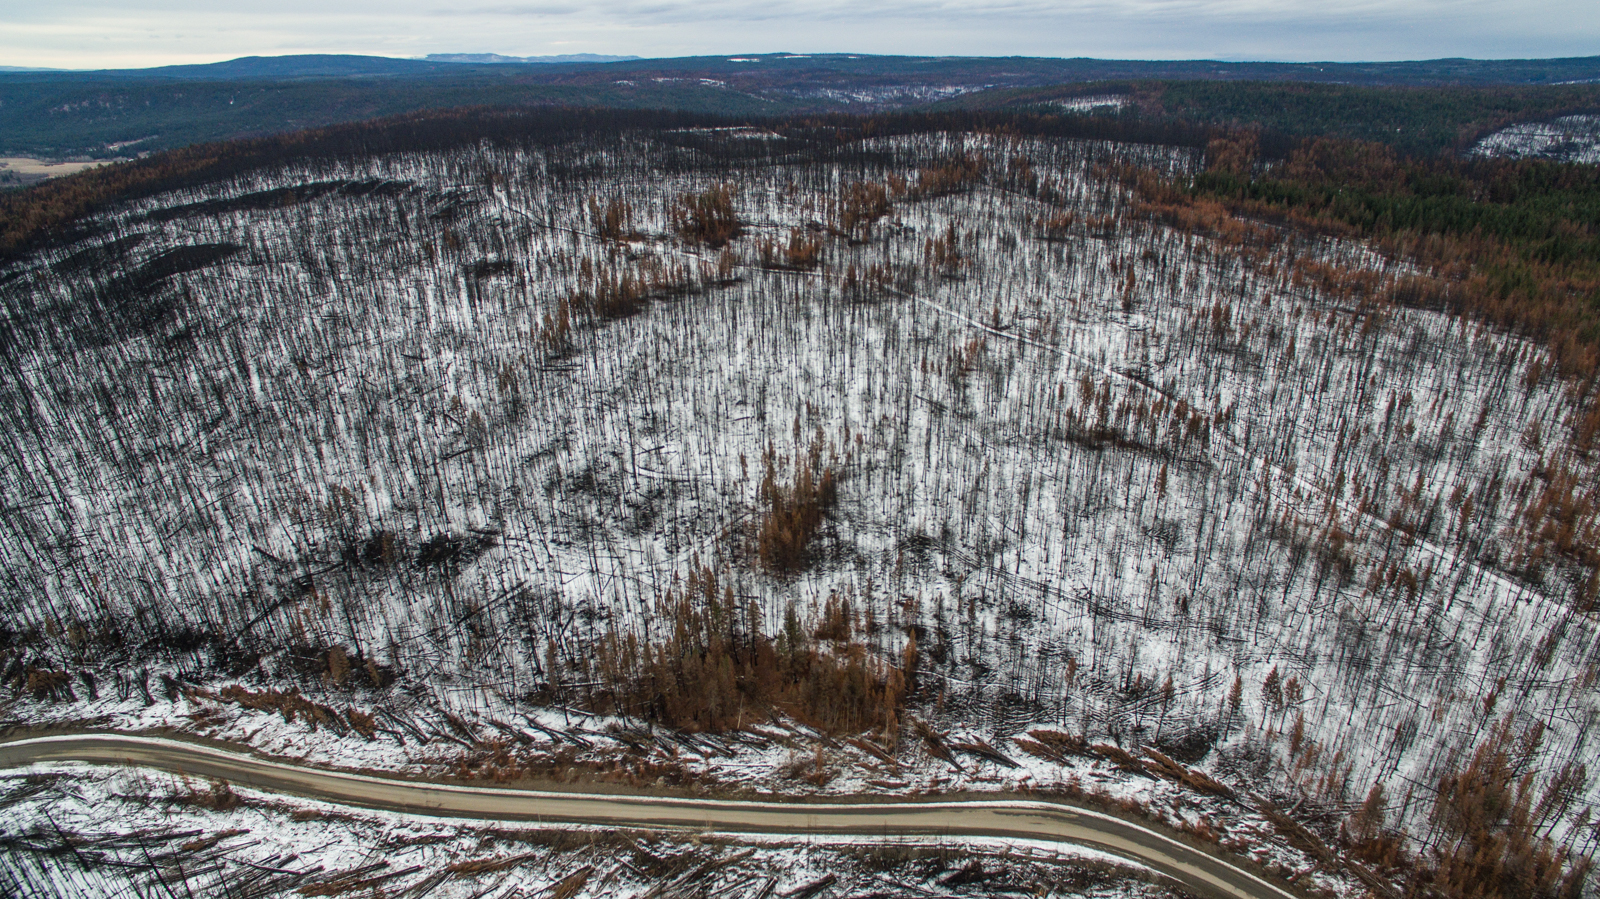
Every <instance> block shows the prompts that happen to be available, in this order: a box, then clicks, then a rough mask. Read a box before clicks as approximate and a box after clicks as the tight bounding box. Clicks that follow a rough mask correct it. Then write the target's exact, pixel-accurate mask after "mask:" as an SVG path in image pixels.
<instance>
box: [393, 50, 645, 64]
mask: <svg viewBox="0 0 1600 899" xmlns="http://www.w3.org/2000/svg"><path fill="white" fill-rule="evenodd" d="M642 58H643V57H639V56H604V55H602V54H599V53H568V54H565V55H562V56H501V55H500V54H498V53H429V54H428V55H427V56H424V57H422V59H423V61H424V62H470V63H478V64H481V65H514V64H518V63H521V64H527V65H543V64H549V63H559V62H624V61H627V60H632V59H642Z"/></svg>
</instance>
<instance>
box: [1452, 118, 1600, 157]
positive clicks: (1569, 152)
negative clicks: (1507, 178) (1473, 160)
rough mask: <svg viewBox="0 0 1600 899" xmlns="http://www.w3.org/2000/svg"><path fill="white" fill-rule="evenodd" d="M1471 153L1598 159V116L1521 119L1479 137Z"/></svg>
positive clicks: (1599, 143)
mask: <svg viewBox="0 0 1600 899" xmlns="http://www.w3.org/2000/svg"><path fill="white" fill-rule="evenodd" d="M1471 153H1472V155H1474V156H1509V157H1512V158H1514V159H1520V158H1523V157H1528V156H1533V157H1538V158H1541V159H1558V160H1561V161H1562V162H1591V163H1592V162H1600V116H1593V115H1573V116H1562V117H1561V118H1558V119H1555V120H1553V121H1549V122H1524V123H1521V124H1517V125H1512V126H1511V127H1509V128H1503V129H1501V130H1499V131H1496V132H1495V133H1493V134H1491V135H1489V136H1488V137H1485V138H1484V139H1483V140H1480V141H1478V143H1477V144H1476V145H1474V146H1473V148H1472V150H1471Z"/></svg>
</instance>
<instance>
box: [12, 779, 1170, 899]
mask: <svg viewBox="0 0 1600 899" xmlns="http://www.w3.org/2000/svg"><path fill="white" fill-rule="evenodd" d="M0 805H3V807H4V808H5V810H6V815H5V820H4V823H3V824H0V890H4V891H5V892H6V895H9V896H19V897H22V896H26V897H32V896H72V897H109V896H148V895H161V896H166V895H175V896H190V895H193V896H256V897H268V896H317V895H340V894H346V893H348V894H353V895H383V896H431V897H437V899H452V897H463V899H464V897H483V896H495V897H512V896H534V895H556V896H559V897H562V899H575V897H592V896H594V897H597V896H616V897H633V896H663V895H665V896H679V895H683V896H687V895H717V896H749V897H757V896H770V895H775V894H776V895H782V894H785V893H791V892H793V893H794V894H798V893H799V892H800V891H803V890H805V888H806V887H808V886H816V885H821V886H823V887H825V888H831V892H830V893H829V895H853V894H861V893H871V892H880V893H881V892H883V891H885V890H887V891H888V892H889V893H890V894H896V895H933V896H962V895H992V894H993V893H994V891H995V890H1003V891H1007V892H1011V893H1018V894H1027V895H1037V896H1082V897H1106V899H1113V897H1115V899H1135V897H1137V899H1146V897H1148V899H1156V897H1165V896H1175V895H1181V893H1177V892H1175V891H1174V890H1173V889H1171V888H1170V887H1168V886H1165V885H1163V884H1162V883H1161V882H1160V881H1159V879H1158V878H1156V877H1154V876H1153V875H1151V874H1150V873H1148V872H1146V871H1144V870H1142V869H1138V868H1132V867H1129V866H1128V865H1127V864H1126V863H1123V862H1119V861H1118V860H1115V859H1111V858H1108V857H1103V856H1101V855H1100V854H1098V853H1095V852H1093V851H1092V850H1083V851H1080V852H1072V851H1070V850H1065V851H1064V850H1063V847H1059V846H1045V845H1041V844H1032V843H1029V842H1027V841H1006V840H975V841H971V842H967V843H963V844H961V845H949V844H937V843H933V842H930V841H927V840H914V839H903V840H894V839H887V840H884V839H872V840H852V839H848V838H842V839H828V840H818V839H796V838H784V837H773V838H768V839H762V838H755V837H751V836H749V835H740V836H738V837H736V838H729V837H724V836H721V835H718V834H716V833H698V834H673V833H665V834H663V833H652V832H648V831H634V832H628V831H617V830H615V829H606V828H590V827H577V826H568V827H563V828H560V829H549V828H545V829H538V828H528V827H526V826H516V825H507V826H494V825H492V824H489V823H479V822H458V821H450V820H446V819H439V818H432V817H427V816H422V815H397V814H389V813H383V814H380V813H374V812H366V811H357V810H352V809H348V808H343V807H340V806H333V805H327V804H325V803H317V802H312V801H309V800H298V799H295V800H289V799H284V798H281V797H277V796H272V795H267V794H260V793H256V792H254V791H251V790H244V789H235V788H233V787H231V786H219V785H216V784H213V783H210V782H194V781H191V780H186V779H184V778H179V777H172V776H167V775H152V774H146V773H142V772H138V771H109V770H107V769H103V768H94V767H87V766H74V765H50V766H37V767H36V768H35V769H33V770H29V771H24V772H8V773H7V774H6V775H4V776H0ZM830 875H831V878H832V879H831V880H830V879H829V878H830Z"/></svg>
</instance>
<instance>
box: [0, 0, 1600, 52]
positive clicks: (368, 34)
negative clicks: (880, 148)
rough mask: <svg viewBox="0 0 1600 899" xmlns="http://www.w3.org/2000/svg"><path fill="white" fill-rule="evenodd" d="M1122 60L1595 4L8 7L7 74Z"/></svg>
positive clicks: (1386, 0)
mask: <svg viewBox="0 0 1600 899" xmlns="http://www.w3.org/2000/svg"><path fill="white" fill-rule="evenodd" d="M777 51H790V52H796V53H805V52H813V53H823V52H835V51H839V52H855V53H903V54H915V55H969V56H1009V55H1025V56H1093V57H1101V58H1115V59H1234V60H1238V59H1253V60H1290V61H1313V60H1393V59H1430V58H1436V57H1443V56H1467V57H1475V58H1486V59H1489V58H1498V59H1503V58H1527V57H1552V56H1593V55H1600V0H1524V2H1506V0H1449V2H1445V0H1383V2H1375V0H1062V2H1043V0H972V2H960V0H949V2H939V0H889V2H886V3H871V2H862V0H760V2H753V0H706V2H685V0H595V2H579V0H459V2H458V3H451V2H448V0H272V2H261V0H233V2H227V0H0V65H9V66H51V67H60V68H120V67H135V66H152V65H165V64H171V63H197V62H215V61H219V60H224V59H232V58H235V57H238V56H277V55H282V54H289V53H361V54H370V55H375V56H422V55H425V54H428V53H503V54H507V55H512V56H543V55H553V54H563V53H608V54H632V55H637V56H687V55H699V54H722V53H760V52H777Z"/></svg>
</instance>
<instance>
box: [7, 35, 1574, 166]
mask: <svg viewBox="0 0 1600 899" xmlns="http://www.w3.org/2000/svg"><path fill="white" fill-rule="evenodd" d="M1597 81H1600V57H1584V58H1573V59H1554V60H1431V61H1420V62H1396V63H1232V62H1215V61H1204V60H1201V61H1171V62H1163V61H1125V60H1096V59H1046V58H1022V57H1007V58H980V57H967V58H943V57H894V56H859V55H841V54H828V55H796V54H786V53H780V54H765V55H757V56H718V57H685V58H679V59H654V60H625V61H619V62H610V63H583V62H553V63H498V64H486V63H456V62H442V61H438V60H409V59H389V58H384V57H366V56H285V57H246V58H243V59H236V60H231V61H228V62H222V63H215V64H211V65H199V66H168V67H162V68H153V69H138V70H107V71H98V72H0V152H3V153H12V154H20V155H30V156H44V157H51V158H64V157H73V156H91V157H98V158H106V157H117V156H129V155H133V154H138V153H145V152H150V151H156V150H161V149H170V148H173V147H180V146H186V145H188V144H192V143H196V142H200V141H206V140H219V139H226V138H232V137H245V136H254V135H262V134H273V133H282V132H285V131H293V130H296V129H300V128H311V127H320V126H323V125H330V124H336V123H340V122H351V121H360V120H364V119H370V118H374V117H378V116H387V115H398V114H403V113H408V112H415V111H420V110H428V109H446V108H452V107H459V106H476V105H496V106H505V105H512V106H548V105H572V106H605V107H611V108H635V109H642V108H649V109H676V110H685V111H694V112H708V113H717V114H724V115H736V116H771V115H785V114H791V113H803V114H815V113H821V112H881V111H886V110H893V109H914V108H922V107H927V106H929V105H930V104H938V103H951V102H955V103H962V104H968V105H977V106H981V107H984V108H996V107H1006V108H1009V107H1012V106H1016V105H1019V104H1021V105H1025V104H1030V103H1033V104H1036V103H1040V102H1053V101H1056V100H1059V99H1061V98H1062V97H1067V98H1069V99H1070V98H1071V97H1073V96H1076V95H1078V94H1081V93H1083V92H1084V91H1089V92H1091V93H1092V92H1095V91H1100V92H1105V91H1116V92H1119V93H1120V94H1128V93H1130V92H1135V93H1137V94H1138V95H1139V96H1140V97H1141V98H1142V99H1144V100H1148V99H1149V98H1150V97H1152V96H1160V97H1165V98H1167V99H1168V101H1169V102H1165V103H1154V104H1152V103H1150V102H1142V103H1141V104H1137V105H1135V106H1131V107H1128V108H1127V109H1126V110H1125V114H1138V115H1143V116H1147V117H1148V116H1151V115H1154V116H1155V117H1158V118H1172V117H1179V118H1183V119H1185V120H1188V121H1201V122H1240V121H1262V122H1264V123H1265V124H1266V125H1268V126H1269V127H1272V128H1276V129H1279V130H1287V131H1290V132H1293V133H1297V134H1299V133H1309V134H1322V133H1325V132H1327V131H1328V130H1330V128H1329V127H1327V125H1328V124H1329V120H1328V115H1329V113H1330V112H1331V113H1333V114H1334V115H1336V116H1337V117H1339V120H1340V121H1349V122H1354V123H1364V124H1368V125H1370V126H1371V127H1370V128H1369V129H1368V130H1372V129H1374V128H1377V127H1378V125H1380V124H1381V125H1382V126H1383V128H1382V130H1383V131H1384V132H1385V133H1388V134H1393V133H1394V131H1393V127H1394V126H1392V125H1391V124H1390V123H1391V122H1392V120H1393V118H1394V116H1395V115H1397V114H1398V115H1403V116H1411V117H1414V116H1416V115H1417V114H1418V111H1419V110H1423V109H1426V110H1428V113H1427V115H1428V116H1429V117H1430V118H1429V121H1428V127H1426V128H1424V129H1423V132H1424V133H1423V135H1422V138H1423V139H1421V140H1420V141H1413V143H1416V144H1417V146H1419V147H1423V148H1425V149H1427V150H1429V151H1435V150H1437V149H1440V148H1447V147H1449V146H1451V145H1453V144H1454V143H1455V142H1456V139H1457V138H1458V137H1459V136H1460V134H1461V133H1463V129H1465V131H1467V132H1472V133H1476V131H1475V129H1477V128H1478V127H1479V126H1480V125H1481V124H1482V123H1483V122H1484V121H1486V120H1488V119H1493V120H1494V121H1496V122H1498V121H1501V120H1502V119H1505V118H1506V115H1507V114H1508V113H1509V114H1510V118H1511V120H1512V121H1521V120H1524V119H1519V118H1517V117H1516V116H1517V115H1518V114H1520V113H1522V112H1524V111H1531V112H1532V113H1534V114H1539V115H1543V114H1547V113H1550V111H1551V110H1554V113H1553V114H1562V113H1565V112H1570V111H1590V110H1591V109H1595V108H1600V104H1597V101H1596V97H1597V96H1600V87H1597V86H1596V84H1595V83H1596V82H1597ZM1289 83H1293V84H1292V85H1291V84H1289ZM1316 83H1328V84H1327V87H1326V90H1327V91H1331V93H1321V94H1319V93H1311V94H1293V93H1292V91H1293V90H1294V89H1298V88H1301V87H1305V86H1308V85H1311V84H1316ZM1335 83H1337V84H1335ZM1185 85H1188V86H1187V87H1186V86H1185ZM1446 86H1449V87H1448V88H1446ZM1399 88H1407V89H1409V90H1398V89H1399ZM1286 91H1289V92H1290V93H1287V94H1286V93H1285V92H1286ZM1440 91H1443V93H1441V92H1440ZM1286 97H1287V98H1288V99H1289V100H1290V101H1291V102H1287V103H1285V102H1284V100H1285V98H1286ZM1296 97H1301V98H1302V99H1300V100H1299V101H1295V99H1296ZM1396 98H1398V99H1396ZM1485 109H1487V110H1489V111H1490V112H1493V113H1495V115H1491V116H1488V117H1487V118H1486V116H1485V115H1484V114H1483V113H1484V111H1485ZM1335 124H1337V123H1335ZM1399 129H1400V130H1399V134H1400V136H1401V137H1408V136H1411V135H1412V129H1409V128H1408V127H1406V123H1402V124H1401V125H1399ZM1348 136H1353V137H1361V138H1365V139H1375V137H1376V136H1378V135H1377V134H1376V132H1374V133H1370V134H1369V133H1361V134H1354V133H1352V134H1350V135H1348Z"/></svg>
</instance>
